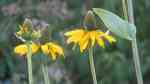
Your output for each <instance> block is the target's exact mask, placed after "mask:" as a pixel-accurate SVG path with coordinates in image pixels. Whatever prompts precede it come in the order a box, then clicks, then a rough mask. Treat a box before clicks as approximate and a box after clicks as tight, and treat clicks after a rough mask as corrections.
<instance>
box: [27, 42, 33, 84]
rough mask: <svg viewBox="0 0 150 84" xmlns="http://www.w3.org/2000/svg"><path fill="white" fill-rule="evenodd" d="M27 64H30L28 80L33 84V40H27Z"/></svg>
mask: <svg viewBox="0 0 150 84" xmlns="http://www.w3.org/2000/svg"><path fill="white" fill-rule="evenodd" d="M26 44H27V48H28V52H27V65H28V80H29V84H33V73H32V47H31V44H32V42H30V41H29V42H27V43H26Z"/></svg>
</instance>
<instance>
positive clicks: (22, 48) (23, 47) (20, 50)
mask: <svg viewBox="0 0 150 84" xmlns="http://www.w3.org/2000/svg"><path fill="white" fill-rule="evenodd" d="M31 48H32V54H34V53H36V52H37V51H38V49H39V46H38V45H36V44H35V43H32V45H31ZM14 52H15V53H16V54H20V55H26V54H27V52H28V48H27V45H26V44H21V45H18V46H16V47H15V49H14Z"/></svg>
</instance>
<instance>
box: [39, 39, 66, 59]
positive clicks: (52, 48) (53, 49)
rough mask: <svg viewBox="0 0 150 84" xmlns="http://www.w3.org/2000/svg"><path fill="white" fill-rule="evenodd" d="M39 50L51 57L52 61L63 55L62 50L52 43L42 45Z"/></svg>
mask: <svg viewBox="0 0 150 84" xmlns="http://www.w3.org/2000/svg"><path fill="white" fill-rule="evenodd" d="M41 50H42V52H43V53H44V54H47V55H50V56H52V59H53V60H56V57H57V56H60V55H64V51H63V49H62V48H61V47H60V46H59V45H57V44H55V43H52V42H49V43H46V44H44V45H42V46H41Z"/></svg>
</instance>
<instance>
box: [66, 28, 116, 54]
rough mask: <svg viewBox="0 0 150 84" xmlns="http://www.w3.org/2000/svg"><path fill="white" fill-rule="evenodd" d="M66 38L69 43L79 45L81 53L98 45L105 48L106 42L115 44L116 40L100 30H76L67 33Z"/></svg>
mask: <svg viewBox="0 0 150 84" xmlns="http://www.w3.org/2000/svg"><path fill="white" fill-rule="evenodd" d="M65 36H67V37H68V39H67V43H68V44H70V43H74V44H78V45H79V47H80V51H81V52H83V51H84V50H85V49H86V48H88V47H89V46H94V45H95V44H96V43H97V44H98V45H99V46H100V47H102V48H104V47H105V41H108V42H109V43H112V42H115V41H116V40H115V38H113V37H112V36H110V35H109V34H107V33H104V32H102V31H100V30H96V29H94V30H86V29H75V30H72V31H69V32H66V33H65Z"/></svg>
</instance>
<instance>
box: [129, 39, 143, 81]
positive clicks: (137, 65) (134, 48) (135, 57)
mask: <svg viewBox="0 0 150 84" xmlns="http://www.w3.org/2000/svg"><path fill="white" fill-rule="evenodd" d="M132 51H133V60H134V65H135V71H136V77H137V83H138V84H143V78H142V72H141V65H140V59H139V54H138V48H137V42H136V38H135V39H133V40H132Z"/></svg>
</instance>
